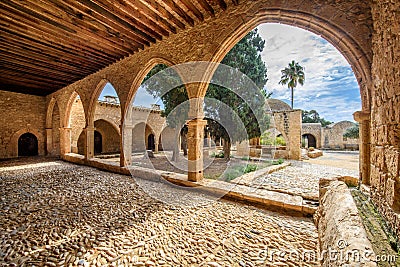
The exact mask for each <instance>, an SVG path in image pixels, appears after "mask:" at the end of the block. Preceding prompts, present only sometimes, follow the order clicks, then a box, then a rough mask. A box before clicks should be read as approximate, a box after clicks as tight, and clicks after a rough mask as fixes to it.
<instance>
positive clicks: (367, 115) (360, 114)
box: [353, 111, 371, 122]
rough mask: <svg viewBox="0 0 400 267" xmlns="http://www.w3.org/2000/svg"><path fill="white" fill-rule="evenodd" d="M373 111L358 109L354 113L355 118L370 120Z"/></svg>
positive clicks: (358, 120) (357, 120)
mask: <svg viewBox="0 0 400 267" xmlns="http://www.w3.org/2000/svg"><path fill="white" fill-rule="evenodd" d="M370 115H371V113H369V112H365V111H356V112H354V113H353V118H354V120H355V121H356V122H363V121H369V120H370V119H371V118H370Z"/></svg>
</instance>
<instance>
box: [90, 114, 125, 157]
mask: <svg viewBox="0 0 400 267" xmlns="http://www.w3.org/2000/svg"><path fill="white" fill-rule="evenodd" d="M94 128H95V129H96V130H95V131H97V132H99V133H100V134H101V136H102V140H101V141H102V142H101V144H102V145H101V147H102V149H101V153H105V154H111V153H119V152H120V140H121V136H120V133H119V129H118V127H117V126H116V125H115V124H114V123H112V122H110V121H107V120H105V119H99V120H96V121H95V122H94ZM95 154H96V151H95Z"/></svg>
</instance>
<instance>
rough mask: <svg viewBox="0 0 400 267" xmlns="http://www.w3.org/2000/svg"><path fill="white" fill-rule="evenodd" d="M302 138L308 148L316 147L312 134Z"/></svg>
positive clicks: (304, 135)
mask: <svg viewBox="0 0 400 267" xmlns="http://www.w3.org/2000/svg"><path fill="white" fill-rule="evenodd" d="M303 138H304V139H306V140H307V143H308V147H314V148H316V147H317V140H316V139H315V136H314V135H312V134H303Z"/></svg>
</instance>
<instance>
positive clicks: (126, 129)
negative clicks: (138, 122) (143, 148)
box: [119, 125, 133, 167]
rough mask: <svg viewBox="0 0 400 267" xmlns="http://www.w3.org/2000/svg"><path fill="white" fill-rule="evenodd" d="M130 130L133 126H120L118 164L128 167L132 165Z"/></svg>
mask: <svg viewBox="0 0 400 267" xmlns="http://www.w3.org/2000/svg"><path fill="white" fill-rule="evenodd" d="M132 129H133V125H124V126H123V125H120V133H121V141H120V150H121V153H120V155H119V164H120V166H121V167H128V166H130V165H131V164H132Z"/></svg>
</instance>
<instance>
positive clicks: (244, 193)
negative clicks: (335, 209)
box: [62, 153, 316, 216]
mask: <svg viewBox="0 0 400 267" xmlns="http://www.w3.org/2000/svg"><path fill="white" fill-rule="evenodd" d="M62 159H63V160H65V161H68V162H72V163H75V164H79V165H86V166H90V167H94V168H97V169H100V170H103V171H109V172H113V173H119V174H123V175H132V176H135V177H138V178H142V179H147V180H153V181H160V182H162V181H164V182H165V181H167V182H170V183H172V184H174V185H180V186H184V187H196V189H197V190H198V191H201V192H204V193H206V194H210V195H218V196H221V197H222V198H225V199H230V200H235V201H241V202H245V203H248V204H253V205H257V206H259V207H260V208H264V209H267V210H271V211H277V212H281V213H286V214H290V215H295V216H312V215H314V213H315V211H316V207H314V206H312V205H309V204H308V203H307V202H305V201H304V200H303V198H302V197H301V196H294V195H289V194H285V193H280V192H275V191H269V190H263V189H254V188H251V187H248V186H245V185H239V184H232V183H228V182H224V181H217V180H207V179H204V180H203V181H201V182H191V181H188V180H187V175H184V174H179V173H173V172H164V171H160V170H153V169H148V168H143V167H136V166H135V167H130V168H126V167H120V166H118V165H116V164H111V163H109V162H104V161H103V160H101V159H97V158H93V159H89V160H85V159H84V157H83V156H82V155H78V154H73V153H70V154H66V155H64V156H63V157H62ZM287 164H290V163H287ZM279 166H280V165H279ZM274 167H276V166H274ZM280 167H281V168H283V167H285V166H280ZM266 169H267V168H266ZM262 170H263V171H264V172H265V171H268V170H264V169H262ZM260 171H261V170H260Z"/></svg>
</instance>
